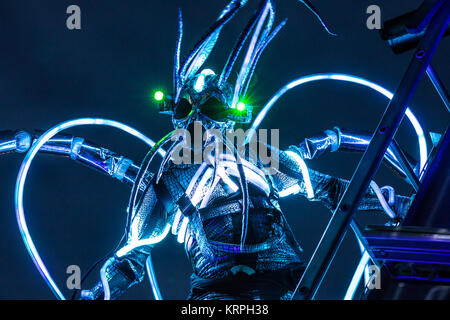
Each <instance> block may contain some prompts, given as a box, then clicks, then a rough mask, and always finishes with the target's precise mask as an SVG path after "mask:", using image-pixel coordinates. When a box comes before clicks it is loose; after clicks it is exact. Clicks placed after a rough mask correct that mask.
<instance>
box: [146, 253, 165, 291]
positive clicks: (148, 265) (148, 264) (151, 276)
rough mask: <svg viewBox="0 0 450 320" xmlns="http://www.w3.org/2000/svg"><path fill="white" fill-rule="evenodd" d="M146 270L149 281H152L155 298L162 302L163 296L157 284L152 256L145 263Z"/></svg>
mask: <svg viewBox="0 0 450 320" xmlns="http://www.w3.org/2000/svg"><path fill="white" fill-rule="evenodd" d="M145 268H146V269H147V274H148V280H149V281H150V285H151V287H152V290H153V296H154V297H155V300H162V299H163V297H162V295H161V291H159V287H158V284H157V282H156V275H155V269H154V268H153V263H152V256H151V255H149V256H148V258H147V260H146V261H145Z"/></svg>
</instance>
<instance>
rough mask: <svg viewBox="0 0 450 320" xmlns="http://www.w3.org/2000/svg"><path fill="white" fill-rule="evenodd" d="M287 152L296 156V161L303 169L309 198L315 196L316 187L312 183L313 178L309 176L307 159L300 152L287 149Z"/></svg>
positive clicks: (293, 156)
mask: <svg viewBox="0 0 450 320" xmlns="http://www.w3.org/2000/svg"><path fill="white" fill-rule="evenodd" d="M286 154H288V155H289V156H291V157H292V158H294V160H295V162H297V164H298V165H299V167H300V170H301V171H302V175H303V181H304V182H305V187H306V194H307V195H308V198H309V199H312V198H314V189H313V187H312V184H311V178H310V177H309V171H308V167H307V166H306V163H305V161H304V160H303V158H302V157H301V156H300V155H299V154H297V153H295V152H293V151H291V150H287V151H286Z"/></svg>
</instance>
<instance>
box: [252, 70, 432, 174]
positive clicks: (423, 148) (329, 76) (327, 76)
mask: <svg viewBox="0 0 450 320" xmlns="http://www.w3.org/2000/svg"><path fill="white" fill-rule="evenodd" d="M319 80H338V81H346V82H352V83H356V84H360V85H362V86H365V87H368V88H370V89H373V90H375V91H377V92H379V93H381V94H382V95H384V96H385V97H386V98H388V99H389V100H392V97H393V96H394V94H393V93H392V92H390V91H389V90H387V89H385V88H383V87H382V86H380V85H377V84H375V83H373V82H371V81H369V80H366V79H364V78H361V77H357V76H353V75H347V74H340V73H323V74H312V75H308V76H304V77H301V78H298V79H296V80H294V81H291V82H289V83H288V84H287V85H285V86H284V87H282V88H281V89H280V90H278V92H277V93H275V95H274V96H273V97H272V98H271V99H270V100H269V101H268V102H267V103H266V105H265V106H264V107H263V108H262V110H261V111H260V112H259V114H258V116H257V117H256V118H255V121H254V122H253V124H252V126H251V129H253V130H255V131H256V129H258V127H259V125H260V124H261V122H262V120H263V119H264V118H265V116H266V115H267V113H268V112H269V111H270V109H271V108H272V106H273V105H274V104H275V103H276V102H277V101H278V99H280V98H281V96H283V95H284V94H285V93H286V92H288V91H289V90H291V89H292V88H295V87H297V86H299V85H302V84H305V83H308V82H313V81H319ZM405 115H406V116H407V117H408V119H409V121H410V122H411V124H412V126H413V128H414V130H415V131H416V134H417V139H418V141H419V151H420V171H422V170H423V168H424V167H425V163H426V161H427V156H428V151H427V142H426V139H425V135H424V131H423V129H422V126H421V125H420V123H419V121H418V120H417V118H416V117H415V115H414V113H413V112H412V111H411V109H409V108H407V109H406V112H405ZM255 131H251V132H255ZM251 137H252V135H249V136H248V137H247V139H246V142H248V141H250V138H251Z"/></svg>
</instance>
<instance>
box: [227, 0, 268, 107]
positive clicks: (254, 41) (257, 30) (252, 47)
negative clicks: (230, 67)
mask: <svg viewBox="0 0 450 320" xmlns="http://www.w3.org/2000/svg"><path fill="white" fill-rule="evenodd" d="M263 8H264V9H263V11H262V13H261V16H260V18H259V19H258V23H257V25H256V27H255V32H254V33H253V37H252V39H251V40H250V44H249V48H248V50H247V53H246V55H245V58H244V62H243V64H242V67H241V71H240V72H239V76H238V79H237V81H236V85H235V88H234V95H233V102H232V106H235V105H236V103H237V102H238V99H239V93H240V92H241V89H242V85H243V83H244V82H245V78H246V76H247V74H248V71H249V70H248V68H249V66H250V65H251V63H252V60H253V59H254V57H255V56H254V52H255V48H257V41H258V37H259V35H260V33H261V29H262V28H263V25H264V21H265V20H266V18H267V15H268V14H269V11H270V10H272V3H271V2H270V1H269V0H267V1H265V2H264V7H263Z"/></svg>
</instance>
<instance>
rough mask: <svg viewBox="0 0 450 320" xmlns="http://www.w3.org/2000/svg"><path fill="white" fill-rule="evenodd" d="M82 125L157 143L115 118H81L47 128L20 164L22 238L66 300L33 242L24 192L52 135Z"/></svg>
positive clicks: (18, 201) (18, 205)
mask: <svg viewBox="0 0 450 320" xmlns="http://www.w3.org/2000/svg"><path fill="white" fill-rule="evenodd" d="M82 125H102V126H109V127H114V128H117V129H120V130H123V131H125V132H127V133H129V134H131V135H133V136H135V137H136V138H138V139H140V140H142V141H144V142H145V143H147V144H148V145H150V146H153V145H154V144H155V143H154V142H153V140H151V139H150V138H147V137H146V136H145V135H143V134H142V133H140V132H139V131H137V130H136V129H134V128H132V127H130V126H128V125H126V124H123V123H120V122H117V121H113V120H107V119H98V118H81V119H75V120H69V121H65V122H62V123H60V124H58V125H56V126H54V127H53V128H51V129H49V130H47V131H46V132H45V133H44V134H43V135H41V136H40V137H39V138H38V139H37V140H36V143H35V144H33V145H32V146H31V148H30V150H29V151H28V152H27V154H26V156H25V158H24V160H23V161H22V165H21V166H20V170H19V174H18V176H17V181H16V187H15V195H14V203H15V210H16V218H17V223H18V225H19V229H20V233H21V236H22V239H23V241H24V243H25V247H26V248H27V250H28V253H29V254H30V256H31V259H32V260H33V262H34V264H35V266H36V268H37V269H38V270H39V273H40V274H41V276H42V277H43V278H44V280H45V281H46V283H47V285H48V286H49V287H50V289H51V290H52V292H53V294H54V295H55V296H56V297H57V298H58V299H61V300H65V297H64V295H63V294H62V293H61V291H60V290H59V288H58V286H57V285H56V283H55V282H54V281H53V278H52V277H51V275H50V273H49V272H48V270H47V268H46V266H45V264H44V262H43V261H42V259H41V257H40V255H39V253H38V251H37V249H36V247H35V245H34V242H33V239H32V238H31V235H30V233H29V231H28V227H27V223H26V219H25V211H24V208H23V192H24V187H25V181H26V178H27V174H28V170H29V169H30V165H31V162H32V161H33V159H34V157H35V156H36V154H37V152H38V151H39V149H40V148H41V147H42V146H43V145H44V144H45V143H46V142H48V141H49V140H50V139H51V138H52V137H54V136H55V135H56V134H58V133H59V132H61V131H63V130H65V129H68V128H72V127H76V126H82ZM160 154H161V155H164V151H162V150H161V152H160Z"/></svg>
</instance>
